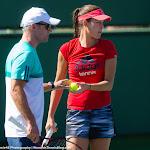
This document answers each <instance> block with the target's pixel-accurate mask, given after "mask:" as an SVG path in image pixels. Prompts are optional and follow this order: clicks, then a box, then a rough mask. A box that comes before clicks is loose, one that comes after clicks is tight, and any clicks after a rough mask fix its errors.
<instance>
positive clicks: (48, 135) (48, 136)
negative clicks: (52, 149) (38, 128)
mask: <svg viewBox="0 0 150 150" xmlns="http://www.w3.org/2000/svg"><path fill="white" fill-rule="evenodd" d="M56 126H57V123H55V127H56ZM52 134H53V129H52V128H50V129H49V130H48V132H47V134H46V136H45V137H46V138H51V136H52ZM48 142H49V139H44V140H43V142H42V147H46V145H47V144H48Z"/></svg>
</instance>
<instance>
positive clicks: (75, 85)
mask: <svg viewBox="0 0 150 150" xmlns="http://www.w3.org/2000/svg"><path fill="white" fill-rule="evenodd" d="M69 86H70V87H71V89H70V91H76V90H77V89H78V84H77V83H74V82H72V83H71V84H70V85H69Z"/></svg>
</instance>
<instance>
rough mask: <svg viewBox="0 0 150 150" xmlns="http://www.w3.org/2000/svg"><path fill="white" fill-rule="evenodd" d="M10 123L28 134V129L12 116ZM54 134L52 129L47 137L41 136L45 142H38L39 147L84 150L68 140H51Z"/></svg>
mask: <svg viewBox="0 0 150 150" xmlns="http://www.w3.org/2000/svg"><path fill="white" fill-rule="evenodd" d="M9 121H10V122H12V123H13V124H15V125H16V126H17V127H18V128H20V129H21V130H22V131H24V132H26V133H27V129H26V127H24V126H23V125H22V124H21V123H19V122H18V121H17V120H16V119H15V118H14V117H12V116H11V117H10V118H9ZM56 125H57V124H55V126H56ZM52 134H53V129H52V128H50V129H49V131H48V132H47V134H46V136H45V137H44V136H39V137H40V139H41V140H42V141H43V142H42V144H40V142H38V145H39V146H40V147H43V148H44V147H46V148H47V149H70V150H71V149H72V148H73V149H75V150H83V149H82V148H81V147H80V146H78V145H77V144H76V143H73V142H71V141H69V140H66V139H65V138H51V136H52ZM67 143H68V144H69V146H68V147H66V144H67ZM68 144H67V145H68ZM44 149H45V148H44Z"/></svg>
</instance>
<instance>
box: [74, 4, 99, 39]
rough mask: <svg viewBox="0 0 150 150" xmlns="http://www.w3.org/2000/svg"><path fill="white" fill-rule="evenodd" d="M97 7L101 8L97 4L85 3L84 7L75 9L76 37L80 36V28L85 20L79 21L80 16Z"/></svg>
mask: <svg viewBox="0 0 150 150" xmlns="http://www.w3.org/2000/svg"><path fill="white" fill-rule="evenodd" d="M97 9H100V8H99V7H98V6H96V5H84V6H83V7H82V8H77V9H75V10H74V11H73V28H74V37H75V38H78V37H79V36H80V29H81V27H82V23H83V21H80V22H79V21H78V17H79V16H82V15H84V14H87V13H89V12H91V11H94V10H97ZM87 21H90V19H87Z"/></svg>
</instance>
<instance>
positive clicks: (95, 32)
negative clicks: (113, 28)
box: [86, 18, 104, 39]
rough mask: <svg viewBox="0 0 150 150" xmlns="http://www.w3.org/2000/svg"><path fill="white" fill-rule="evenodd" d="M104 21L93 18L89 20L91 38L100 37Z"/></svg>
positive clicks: (88, 31)
mask: <svg viewBox="0 0 150 150" xmlns="http://www.w3.org/2000/svg"><path fill="white" fill-rule="evenodd" d="M103 22H104V21H99V20H96V19H93V18H92V19H91V20H90V21H87V23H86V27H87V33H88V35H89V36H91V38H94V39H99V38H100V37H101V34H102V29H103V28H104V25H103Z"/></svg>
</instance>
